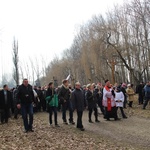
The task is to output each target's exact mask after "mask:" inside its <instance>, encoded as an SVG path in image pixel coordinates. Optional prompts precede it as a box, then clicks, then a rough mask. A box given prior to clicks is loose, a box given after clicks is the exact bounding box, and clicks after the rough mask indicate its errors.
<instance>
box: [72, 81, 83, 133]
mask: <svg viewBox="0 0 150 150" xmlns="http://www.w3.org/2000/svg"><path fill="white" fill-rule="evenodd" d="M71 100H72V104H73V109H74V110H75V109H76V111H77V128H79V129H80V130H81V131H84V130H85V129H84V127H83V124H82V115H83V110H84V92H83V90H82V89H81V84H80V83H79V82H77V83H76V84H75V90H74V91H73V92H72V95H71Z"/></svg>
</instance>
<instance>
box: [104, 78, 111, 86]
mask: <svg viewBox="0 0 150 150" xmlns="http://www.w3.org/2000/svg"><path fill="white" fill-rule="evenodd" d="M105 85H106V86H108V87H110V81H109V80H108V79H107V80H105Z"/></svg>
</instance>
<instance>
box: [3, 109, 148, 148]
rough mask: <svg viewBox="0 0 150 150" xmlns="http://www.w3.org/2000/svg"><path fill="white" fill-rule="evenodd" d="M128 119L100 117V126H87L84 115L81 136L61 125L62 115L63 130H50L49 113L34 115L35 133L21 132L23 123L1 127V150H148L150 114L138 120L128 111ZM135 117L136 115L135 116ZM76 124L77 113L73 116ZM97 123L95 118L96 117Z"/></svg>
mask: <svg viewBox="0 0 150 150" xmlns="http://www.w3.org/2000/svg"><path fill="white" fill-rule="evenodd" d="M126 112H127V113H128V116H129V117H128V119H125V120H123V119H122V120H121V121H105V120H104V119H103V118H102V115H100V117H99V120H100V121H101V122H100V123H92V124H90V123H89V122H88V112H87V111H85V112H84V115H83V125H84V127H85V129H86V131H85V132H81V131H79V130H77V129H76V127H75V126H72V125H64V124H62V119H61V113H58V122H59V124H60V126H61V127H60V128H52V127H49V124H48V113H37V114H35V115H34V129H35V132H34V133H28V134H24V133H23V132H22V130H23V128H22V119H21V118H20V119H19V120H10V121H9V123H8V124H5V125H0V150H24V149H25V150H26V149H29V150H34V149H35V150H51V149H52V150H70V149H72V150H76V149H78V150H101V149H102V150H106V149H108V150H121V149H122V150H127V149H131V150H132V149H138V150H144V149H146V150H149V149H150V119H149V112H150V110H146V111H145V112H143V111H142V110H141V111H139V109H138V111H137V112H138V113H139V114H142V115H143V114H146V113H147V116H148V117H140V116H141V115H139V117H137V114H136V113H135V112H136V109H135V110H128V109H127V110H126ZM135 114H136V115H135ZM74 118H75V121H76V113H74ZM93 121H94V116H93Z"/></svg>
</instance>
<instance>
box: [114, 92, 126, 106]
mask: <svg viewBox="0 0 150 150" xmlns="http://www.w3.org/2000/svg"><path fill="white" fill-rule="evenodd" d="M118 100H119V101H120V102H117V101H118ZM115 102H116V107H123V102H124V94H123V92H115Z"/></svg>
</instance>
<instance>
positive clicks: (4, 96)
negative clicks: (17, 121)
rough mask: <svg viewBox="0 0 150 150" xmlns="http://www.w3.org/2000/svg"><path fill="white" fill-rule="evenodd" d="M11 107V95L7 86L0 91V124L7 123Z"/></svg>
mask: <svg viewBox="0 0 150 150" xmlns="http://www.w3.org/2000/svg"><path fill="white" fill-rule="evenodd" d="M11 106H12V95H11V92H10V91H8V86H7V85H4V86H3V90H2V91H0V111H1V123H2V124H3V123H4V122H5V123H8V118H9V115H10V114H9V113H10V108H11Z"/></svg>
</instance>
